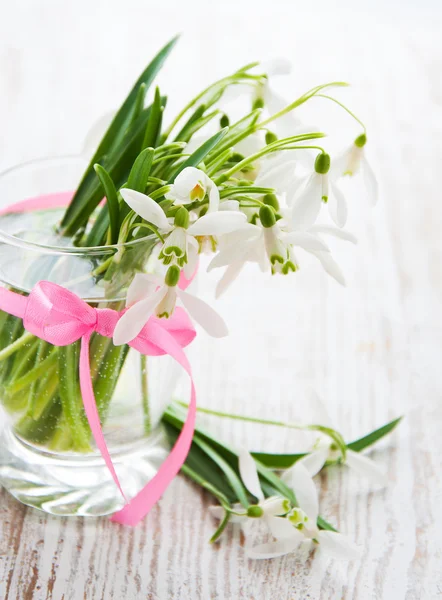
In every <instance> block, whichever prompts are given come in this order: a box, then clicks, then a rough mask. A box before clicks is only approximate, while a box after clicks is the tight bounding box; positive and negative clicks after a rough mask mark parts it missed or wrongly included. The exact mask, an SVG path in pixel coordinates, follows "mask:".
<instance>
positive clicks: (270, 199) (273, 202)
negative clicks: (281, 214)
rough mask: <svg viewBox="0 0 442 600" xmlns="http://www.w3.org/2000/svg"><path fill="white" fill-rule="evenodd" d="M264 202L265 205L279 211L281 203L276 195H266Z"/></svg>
mask: <svg viewBox="0 0 442 600" xmlns="http://www.w3.org/2000/svg"><path fill="white" fill-rule="evenodd" d="M262 201H263V202H264V204H267V205H268V206H271V207H272V208H274V209H275V210H279V202H278V198H277V197H276V196H275V194H266V195H265V196H264V198H263V199H262Z"/></svg>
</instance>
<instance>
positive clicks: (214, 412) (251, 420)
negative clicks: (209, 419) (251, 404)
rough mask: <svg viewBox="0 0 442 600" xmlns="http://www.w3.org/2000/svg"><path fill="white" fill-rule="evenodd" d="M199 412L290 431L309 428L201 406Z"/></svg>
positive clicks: (180, 403)
mask: <svg viewBox="0 0 442 600" xmlns="http://www.w3.org/2000/svg"><path fill="white" fill-rule="evenodd" d="M177 404H179V405H181V406H184V407H185V408H189V405H188V404H186V403H185V402H181V401H178V402H177ZM197 410H198V412H200V413H204V414H206V415H213V416H215V417H221V418H223V419H234V420H237V421H247V422H248V423H260V424H261V425H275V426H276V427H288V428H289V429H306V428H308V427H310V426H308V427H306V426H304V425H297V424H296V423H287V422H285V421H273V420H271V419H259V418H258V417H249V416H245V415H235V414H232V413H227V412H222V411H220V410H212V409H210V408H203V407H201V406H199V407H198V408H197Z"/></svg>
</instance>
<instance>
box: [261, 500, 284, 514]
mask: <svg viewBox="0 0 442 600" xmlns="http://www.w3.org/2000/svg"><path fill="white" fill-rule="evenodd" d="M289 504H290V503H289V502H288V500H286V498H282V497H281V496H270V498H266V499H265V500H263V501H262V502H261V503H260V506H261V508H262V509H263V511H264V513H265V514H266V515H269V516H273V517H275V516H280V515H285V514H286V513H287V512H288V511H289V510H290V506H289Z"/></svg>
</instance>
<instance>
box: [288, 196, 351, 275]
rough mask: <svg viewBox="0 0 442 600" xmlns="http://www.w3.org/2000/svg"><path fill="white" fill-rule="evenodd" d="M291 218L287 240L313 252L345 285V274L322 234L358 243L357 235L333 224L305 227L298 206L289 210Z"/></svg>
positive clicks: (325, 268)
mask: <svg viewBox="0 0 442 600" xmlns="http://www.w3.org/2000/svg"><path fill="white" fill-rule="evenodd" d="M289 219H291V223H290V227H289V228H288V232H289V233H288V234H287V236H286V240H288V241H290V242H291V243H292V244H294V245H297V246H299V247H301V248H302V249H303V250H305V251H306V252H308V253H309V254H312V255H313V256H314V257H315V258H317V259H318V260H319V262H320V263H321V266H322V268H323V269H324V271H325V272H326V273H327V274H328V275H330V277H333V279H334V280H335V281H337V282H338V283H340V284H341V285H343V286H345V285H346V283H345V277H344V274H343V273H342V270H341V268H340V266H339V265H338V264H337V262H336V261H335V259H334V258H333V256H332V255H331V252H330V249H329V247H328V246H327V245H326V244H325V243H324V242H323V241H322V239H321V237H320V236H321V235H330V236H332V237H335V238H337V239H341V240H343V241H347V242H350V243H352V244H356V243H357V240H356V238H355V236H354V235H352V234H351V233H348V232H347V231H344V230H342V229H339V228H337V227H333V226H331V225H312V226H311V227H308V228H304V227H303V226H302V224H301V225H299V220H298V218H297V212H296V207H294V208H293V210H292V211H291V212H289Z"/></svg>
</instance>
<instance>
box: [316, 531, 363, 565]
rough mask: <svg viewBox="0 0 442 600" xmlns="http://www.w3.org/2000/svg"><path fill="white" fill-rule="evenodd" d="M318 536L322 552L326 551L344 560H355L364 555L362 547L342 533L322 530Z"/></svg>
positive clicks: (329, 554)
mask: <svg viewBox="0 0 442 600" xmlns="http://www.w3.org/2000/svg"><path fill="white" fill-rule="evenodd" d="M317 537H318V542H319V548H320V550H321V552H326V553H327V555H328V556H331V557H333V558H340V559H342V560H355V559H359V558H361V556H362V549H361V547H360V546H358V545H357V544H355V543H354V542H352V541H351V540H350V539H349V538H348V537H347V536H346V535H343V534H342V533H336V532H334V531H320V532H319V534H318V536H317Z"/></svg>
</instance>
